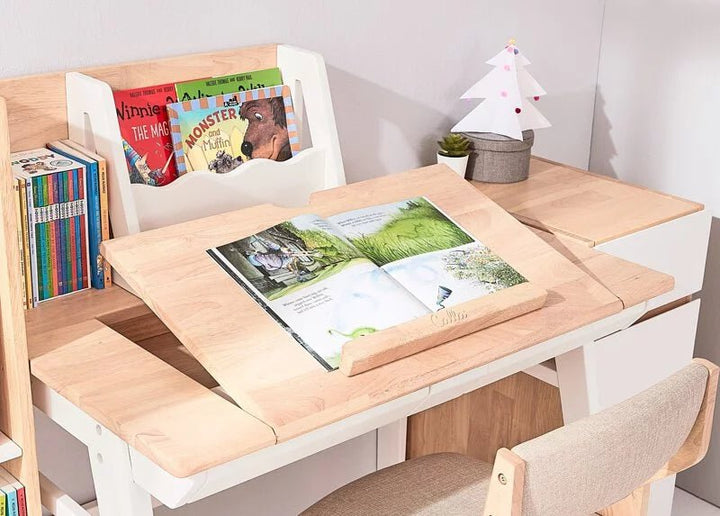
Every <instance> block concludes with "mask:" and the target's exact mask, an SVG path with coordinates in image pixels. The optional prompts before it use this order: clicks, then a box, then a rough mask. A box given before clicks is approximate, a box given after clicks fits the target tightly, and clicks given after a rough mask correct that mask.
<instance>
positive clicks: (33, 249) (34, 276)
mask: <svg viewBox="0 0 720 516" xmlns="http://www.w3.org/2000/svg"><path fill="white" fill-rule="evenodd" d="M25 191H26V192H27V203H28V209H27V217H28V223H27V229H28V242H29V248H30V277H31V281H32V306H33V307H35V306H37V304H38V301H39V293H38V269H37V241H36V239H35V200H34V197H33V185H32V181H26V182H25Z"/></svg>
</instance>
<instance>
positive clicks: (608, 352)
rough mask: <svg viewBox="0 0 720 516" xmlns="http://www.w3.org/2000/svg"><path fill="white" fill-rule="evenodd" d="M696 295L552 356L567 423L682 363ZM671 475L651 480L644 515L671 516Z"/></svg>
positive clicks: (691, 343)
mask: <svg viewBox="0 0 720 516" xmlns="http://www.w3.org/2000/svg"><path fill="white" fill-rule="evenodd" d="M699 310H700V300H699V299H697V300H695V301H692V302H691V303H687V304H685V305H683V306H680V307H678V308H675V309H673V310H670V311H669V312H665V313H663V314H661V315H658V316H656V317H653V318H652V319H648V320H647V321H643V322H641V323H639V324H636V325H634V326H631V327H630V328H628V329H626V330H622V331H619V332H617V333H614V334H612V335H609V336H607V337H604V338H602V339H598V340H596V341H595V342H592V343H590V344H588V345H586V346H584V347H582V348H577V349H574V350H572V351H570V352H568V353H565V354H564V355H561V356H558V357H557V358H556V359H555V363H556V367H557V373H558V381H559V384H560V396H561V399H562V408H563V419H564V420H565V422H566V423H568V422H572V421H575V420H577V419H580V418H582V417H585V416H587V415H589V414H594V413H596V412H599V411H600V410H602V409H604V408H607V407H610V406H612V405H614V404H616V403H619V402H621V401H624V400H626V399H627V398H629V397H631V396H633V395H635V394H637V393H639V392H641V391H643V390H645V389H647V388H648V387H650V386H652V385H654V384H655V383H657V382H659V381H661V380H662V379H664V378H666V377H667V376H669V375H671V374H672V373H674V372H675V371H677V370H678V369H680V368H682V367H684V366H685V365H687V364H688V363H689V362H690V360H691V359H692V356H693V349H694V347H695V331H696V329H697V320H698V312H699ZM674 484H675V480H674V476H673V477H672V478H671V479H670V480H665V481H662V482H658V483H656V484H653V486H652V488H651V492H650V510H649V512H648V515H649V516H670V508H671V506H672V496H673V488H674Z"/></svg>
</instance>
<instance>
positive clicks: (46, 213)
mask: <svg viewBox="0 0 720 516" xmlns="http://www.w3.org/2000/svg"><path fill="white" fill-rule="evenodd" d="M40 179H41V183H40V184H41V188H42V198H43V222H44V224H43V229H44V232H45V234H44V237H43V238H44V242H43V244H44V245H45V282H46V284H47V287H46V296H45V299H50V298H51V297H53V294H54V291H55V284H54V283H55V279H54V278H53V262H52V240H51V238H52V235H51V233H50V222H51V208H50V195H49V192H48V176H42V177H41V178H40Z"/></svg>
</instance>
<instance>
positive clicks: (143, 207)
mask: <svg viewBox="0 0 720 516" xmlns="http://www.w3.org/2000/svg"><path fill="white" fill-rule="evenodd" d="M277 52H278V55H277V59H278V66H279V67H280V69H281V71H282V74H283V78H284V80H285V81H286V82H287V83H288V85H289V86H290V89H291V93H292V95H293V100H294V102H295V103H296V104H297V105H298V107H299V108H300V109H302V107H303V106H304V109H305V112H306V113H307V124H308V127H309V130H310V137H311V139H312V142H313V148H312V149H306V150H305V151H303V152H301V153H299V154H298V155H296V156H293V157H292V158H291V159H289V160H288V161H285V162H282V163H278V162H275V161H271V160H264V159H259V160H252V161H249V162H247V163H243V164H242V165H240V166H239V167H238V168H237V169H235V170H234V171H232V172H230V173H227V174H214V173H211V172H209V171H196V172H192V173H189V174H186V175H185V176H183V177H180V178H178V179H177V180H175V181H173V182H172V183H171V184H169V185H166V186H162V187H151V186H147V185H138V184H131V183H130V179H129V175H128V171H127V163H126V161H125V154H124V152H123V149H122V140H121V137H120V128H119V125H118V121H117V115H116V113H115V104H114V100H113V96H112V90H111V89H110V86H108V84H106V83H105V82H103V81H100V80H98V79H95V78H93V77H89V76H87V75H84V74H82V73H79V72H70V73H68V74H67V76H66V90H67V114H68V132H69V135H70V138H71V139H73V140H75V141H76V142H78V143H81V144H83V145H85V146H86V147H88V148H90V149H92V150H95V151H96V152H97V153H98V154H100V155H102V156H103V157H105V159H106V160H107V162H108V185H109V190H108V192H109V197H110V200H109V204H110V208H109V209H110V222H111V224H112V228H113V234H114V236H116V237H118V236H124V235H128V234H134V233H137V232H139V231H145V230H148V229H153V228H158V227H162V226H166V225H169V224H175V223H179V222H183V221H187V220H192V219H196V218H200V217H207V216H210V215H215V214H218V213H223V212H226V211H230V210H235V209H239V208H244V207H247V206H253V205H256V204H264V203H274V204H278V205H281V206H298V205H303V204H306V203H307V201H308V198H309V196H310V194H311V193H312V192H315V191H318V190H323V189H326V188H334V187H336V186H340V185H343V184H345V171H344V168H343V163H342V156H341V154H340V144H339V141H338V136H337V129H336V126H335V117H334V114H333V108H332V101H331V99H330V88H329V85H328V80H327V72H326V70H325V62H324V60H323V58H322V56H321V55H320V54H318V53H316V52H310V51H307V50H303V49H300V48H296V47H291V46H287V45H279V46H278V50H277ZM300 95H302V98H301V97H300ZM301 116H302V115H301Z"/></svg>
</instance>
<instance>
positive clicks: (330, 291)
mask: <svg viewBox="0 0 720 516" xmlns="http://www.w3.org/2000/svg"><path fill="white" fill-rule="evenodd" d="M208 253H209V254H210V255H211V256H212V257H213V258H214V259H215V260H216V261H217V262H218V263H219V264H220V266H221V267H223V268H224V269H225V271H226V272H228V273H229V274H230V275H231V276H232V277H233V278H234V279H235V280H236V281H237V282H238V283H239V284H240V285H241V286H242V287H243V288H244V289H245V290H246V291H247V292H248V293H249V294H250V295H251V296H252V297H253V298H254V299H255V300H256V301H257V302H258V303H259V304H260V305H261V306H263V307H264V308H265V310H266V312H267V313H268V314H269V315H270V316H271V317H273V318H274V319H275V320H276V322H277V323H278V324H280V325H281V326H283V327H284V328H285V330H286V331H288V332H289V333H290V334H291V335H292V336H293V337H294V338H295V340H297V341H298V342H299V343H300V344H301V345H302V346H303V347H305V349H307V351H309V352H310V353H311V354H312V355H313V356H314V357H315V358H316V359H317V360H318V361H319V362H320V363H321V364H322V365H323V366H325V367H326V368H327V369H328V370H330V369H335V368H337V367H338V365H339V363H340V352H341V350H342V345H343V344H344V343H345V342H347V341H348V340H351V339H353V338H356V337H360V336H363V335H367V334H369V333H374V332H376V331H379V330H382V329H384V328H389V327H391V326H394V325H396V324H400V323H402V322H405V321H409V320H411V319H414V318H415V317H418V316H421V315H425V314H427V313H429V312H428V309H427V308H425V307H424V306H423V305H422V304H421V303H420V302H419V301H418V300H417V299H415V298H414V297H413V296H412V295H411V294H410V293H408V292H407V291H406V290H405V289H403V288H402V287H401V286H400V285H399V284H398V283H397V282H396V281H395V280H393V279H392V277H390V276H389V275H388V274H387V273H386V272H385V271H383V270H382V269H380V268H379V267H377V266H376V265H375V264H374V263H372V262H371V261H370V260H368V259H367V258H366V257H365V256H364V255H363V254H362V253H361V252H360V251H358V249H357V248H356V247H355V246H353V245H352V244H351V243H350V242H348V240H347V239H346V238H345V237H344V236H343V235H342V233H340V232H339V231H338V230H337V229H336V228H335V227H334V226H333V225H332V224H331V223H329V222H328V221H327V220H325V219H323V218H320V217H318V216H316V215H301V216H299V217H295V218H293V219H291V220H289V221H287V222H283V223H281V224H278V225H276V226H273V227H271V228H268V229H266V230H265V231H261V232H259V233H257V234H255V235H252V236H249V237H247V238H242V239H240V240H237V241H235V242H231V243H229V244H226V245H222V246H220V247H216V248H213V249H209V250H208Z"/></svg>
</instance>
